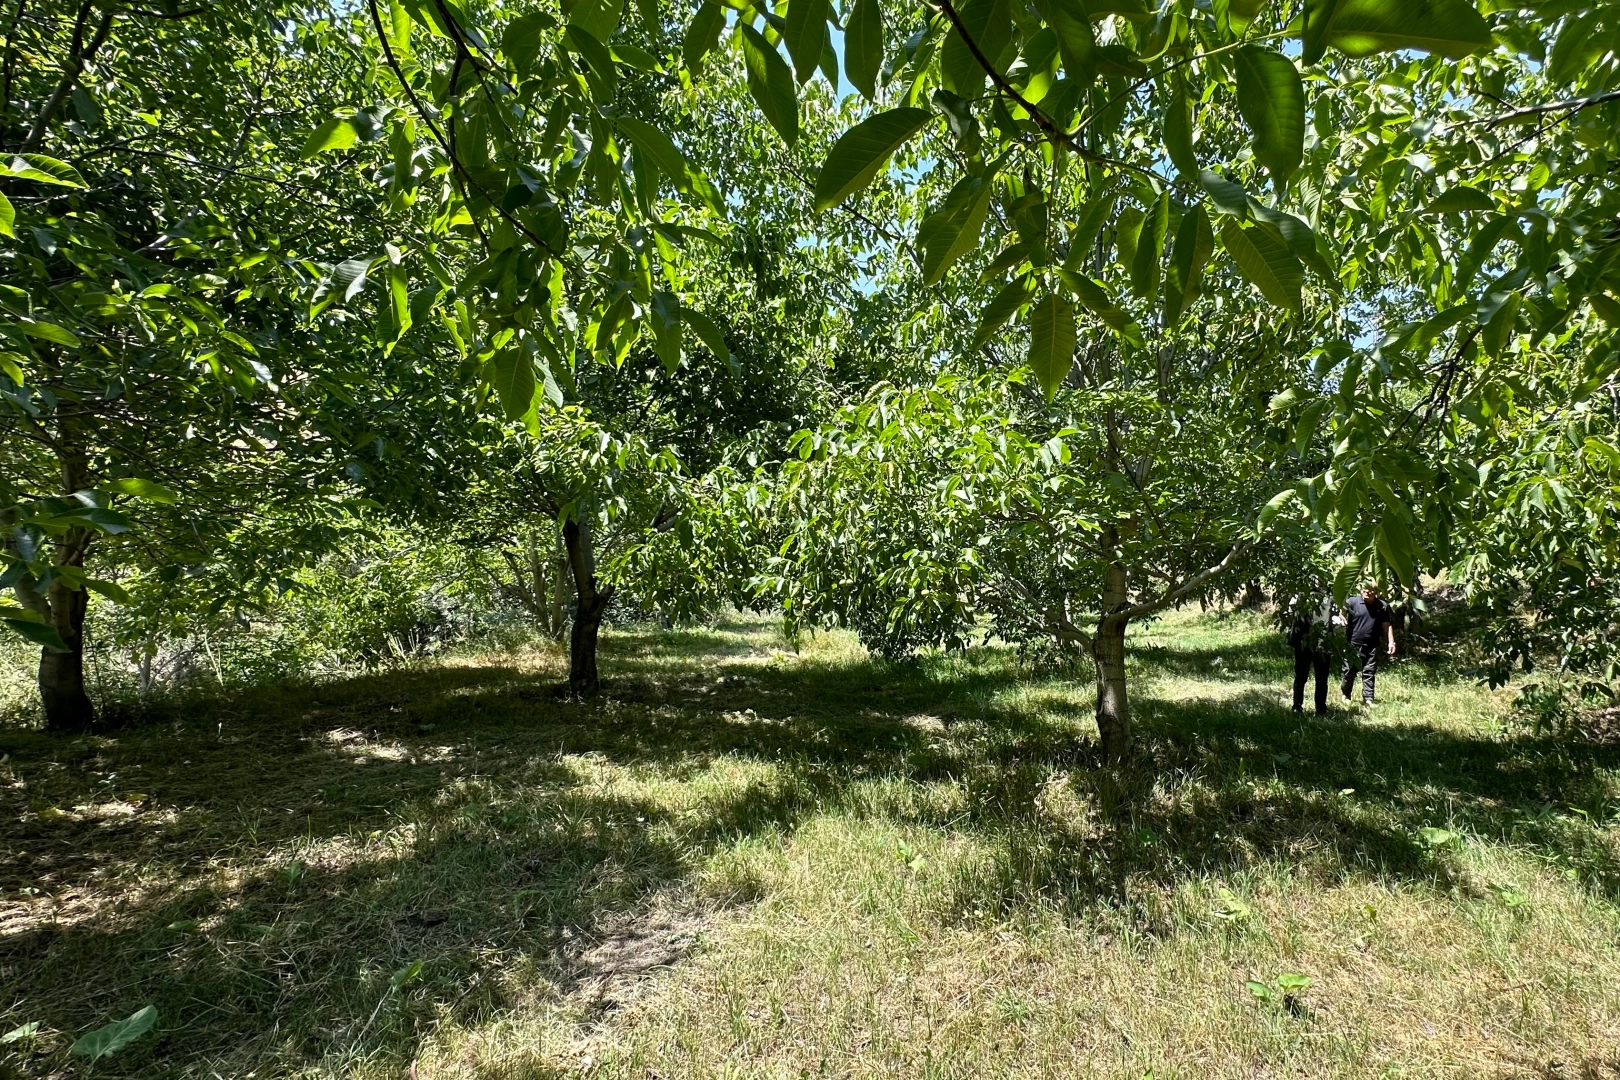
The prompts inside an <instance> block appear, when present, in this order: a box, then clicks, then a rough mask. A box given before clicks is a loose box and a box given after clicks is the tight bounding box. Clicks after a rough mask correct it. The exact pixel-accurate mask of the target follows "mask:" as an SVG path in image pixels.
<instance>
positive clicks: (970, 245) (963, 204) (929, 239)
mask: <svg viewBox="0 0 1620 1080" xmlns="http://www.w3.org/2000/svg"><path fill="white" fill-rule="evenodd" d="M995 187H996V185H995V178H994V177H993V176H991V175H990V174H988V173H985V174H982V175H979V176H964V177H962V179H960V180H958V181H957V182H956V186H955V187H953V188H951V193H950V194H949V195H947V196H946V197H945V202H944V203H943V204H942V205H941V206H940V208H939V209H938V210H936V211H935V212H934V213H932V214H929V215H928V216H927V217H926V218H924V219H923V222H922V225H921V226H919V227H918V229H917V246H918V247H920V248H922V252H923V260H922V262H923V282H924V283H925V284H928V285H932V284H934V283H935V282H937V281H939V279H940V278H942V277H944V276H945V271H946V270H948V269H950V267H951V264H952V263H954V262H956V260H957V259H960V258H961V257H962V256H963V255H966V254H967V253H968V252H970V251H972V250H973V249H974V248H976V247H978V246H979V234H980V232H981V231H982V230H983V228H984V219H985V217H986V216H987V214H988V213H989V210H990V197H991V195H993V194H994V193H995Z"/></svg>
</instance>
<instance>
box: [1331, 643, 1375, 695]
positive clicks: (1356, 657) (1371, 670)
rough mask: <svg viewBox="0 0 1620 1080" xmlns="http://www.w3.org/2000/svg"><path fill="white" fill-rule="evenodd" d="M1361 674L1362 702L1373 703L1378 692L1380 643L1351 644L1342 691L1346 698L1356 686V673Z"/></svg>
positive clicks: (1345, 665)
mask: <svg viewBox="0 0 1620 1080" xmlns="http://www.w3.org/2000/svg"><path fill="white" fill-rule="evenodd" d="M1358 670H1359V671H1360V672H1361V700H1362V701H1365V702H1368V703H1369V704H1370V703H1371V702H1372V700H1373V697H1374V695H1375V694H1376V692H1377V690H1378V643H1377V642H1367V643H1365V644H1363V643H1362V642H1359V641H1352V642H1351V643H1350V652H1349V654H1348V655H1346V656H1345V658H1344V680H1343V682H1342V684H1341V685H1340V689H1341V690H1343V691H1344V696H1345V697H1349V696H1350V690H1351V689H1352V688H1353V687H1354V686H1355V685H1356V672H1357V671H1358Z"/></svg>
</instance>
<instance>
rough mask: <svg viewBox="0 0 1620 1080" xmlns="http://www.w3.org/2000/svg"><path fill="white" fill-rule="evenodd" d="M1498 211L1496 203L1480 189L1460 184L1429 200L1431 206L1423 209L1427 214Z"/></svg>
mask: <svg viewBox="0 0 1620 1080" xmlns="http://www.w3.org/2000/svg"><path fill="white" fill-rule="evenodd" d="M1495 209H1496V202H1495V201H1494V200H1493V199H1492V198H1491V197H1490V196H1489V195H1487V194H1485V193H1484V192H1483V191H1481V190H1479V189H1478V188H1472V187H1469V186H1468V185H1467V184H1458V185H1457V186H1455V187H1452V188H1448V189H1447V190H1445V191H1443V192H1441V193H1440V194H1439V195H1436V196H1435V197H1434V198H1432V199H1430V200H1429V205H1428V206H1425V207H1424V208H1423V212H1424V213H1425V214H1461V213H1466V212H1467V211H1470V210H1478V211H1482V212H1485V213H1489V212H1491V211H1493V210H1495Z"/></svg>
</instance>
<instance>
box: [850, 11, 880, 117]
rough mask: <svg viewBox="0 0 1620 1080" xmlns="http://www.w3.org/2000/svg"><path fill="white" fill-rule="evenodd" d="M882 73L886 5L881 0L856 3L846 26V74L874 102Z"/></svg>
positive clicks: (863, 94) (862, 93)
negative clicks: (878, 80)
mask: <svg viewBox="0 0 1620 1080" xmlns="http://www.w3.org/2000/svg"><path fill="white" fill-rule="evenodd" d="M882 70H883V6H882V4H881V3H880V2H879V0H855V10H854V11H853V12H851V13H850V16H849V21H848V23H847V24H846V25H845V26H844V74H846V75H848V76H849V81H850V82H852V83H854V84H855V88H856V89H857V90H859V91H860V92H861V95H862V96H863V97H865V98H866V100H867V101H873V100H875V99H876V98H877V78H878V73H879V72H880V71H882Z"/></svg>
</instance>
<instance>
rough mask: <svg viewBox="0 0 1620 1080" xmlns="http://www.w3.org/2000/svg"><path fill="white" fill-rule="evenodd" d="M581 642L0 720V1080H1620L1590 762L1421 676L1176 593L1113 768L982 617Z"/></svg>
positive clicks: (1461, 691)
mask: <svg viewBox="0 0 1620 1080" xmlns="http://www.w3.org/2000/svg"><path fill="white" fill-rule="evenodd" d="M604 649H605V653H604V662H605V668H606V672H607V674H608V676H609V682H608V688H607V692H606V694H605V695H604V696H603V697H602V698H601V699H600V700H598V701H596V702H592V703H588V704H577V703H570V702H566V701H563V700H561V699H559V698H558V696H557V695H556V692H555V687H556V685H557V681H558V675H559V671H560V658H559V657H558V656H557V655H556V653H555V652H554V651H548V650H547V649H546V648H543V647H541V648H536V649H535V650H532V651H523V652H514V653H510V654H503V655H487V656H480V657H468V658H461V659H458V660H451V661H445V662H441V663H438V664H435V665H431V666H422V667H418V668H414V669H409V670H404V671H397V672H391V673H388V674H385V675H379V676H373V677H365V678H355V679H351V680H347V681H343V682H338V683H333V684H329V685H324V686H320V687H315V688H289V689H285V690H283V691H280V692H266V693H260V694H256V695H253V696H249V697H242V698H238V699H232V700H226V701H221V702H219V703H216V704H214V705H212V706H208V707H206V708H198V709H194V710H192V711H191V712H190V713H188V714H187V715H185V716H180V717H176V718H174V719H172V720H170V721H167V722H163V723H154V724H151V725H148V726H145V727H141V728H137V729H132V730H128V731H125V732H122V733H119V734H117V735H114V736H109V737H97V738H87V739H79V740H74V741H71V742H70V741H62V740H56V739H49V738H46V737H44V736H41V735H36V734H29V733H25V732H20V731H17V730H15V729H13V730H11V731H9V732H6V733H0V752H3V753H6V754H8V755H9V758H7V759H6V760H5V762H4V764H0V800H3V802H0V815H3V820H0V887H3V890H4V891H3V893H0V1031H5V1030H9V1029H11V1028H14V1027H16V1026H19V1025H22V1024H25V1023H29V1022H34V1021H37V1022H38V1023H39V1025H40V1027H39V1031H38V1034H37V1035H36V1036H34V1037H33V1038H31V1039H19V1040H17V1041H15V1042H13V1043H11V1044H9V1045H5V1046H0V1075H5V1074H6V1073H7V1072H8V1071H9V1073H11V1074H14V1075H21V1076H28V1077H45V1076H54V1075H59V1074H65V1075H92V1076H96V1077H113V1076H139V1077H159V1076H165V1077H166V1076H186V1077H199V1078H200V1077H212V1076H216V1075H217V1076H222V1077H245V1076H248V1075H252V1076H256V1077H278V1076H300V1077H302V1076H310V1077H314V1076H339V1075H341V1076H352V1077H367V1078H369V1077H379V1078H381V1077H389V1078H395V1077H399V1076H401V1075H411V1076H415V1077H417V1078H420V1080H427V1078H429V1077H455V1078H467V1080H473V1078H479V1080H493V1078H520V1077H530V1078H541V1077H558V1076H593V1077H668V1078H676V1077H681V1078H684V1077H745V1076H746V1077H799V1076H836V1077H878V1076H883V1077H908V1078H909V1077H964V1078H966V1077H1047V1076H1100V1077H1129V1078H1131V1080H1137V1078H1140V1077H1142V1076H1144V1075H1145V1074H1147V1073H1148V1072H1149V1070H1151V1071H1152V1073H1153V1075H1154V1076H1155V1077H1157V1078H1161V1080H1162V1078H1166V1077H1187V1078H1203V1077H1234V1078H1235V1077H1259V1076H1282V1075H1290V1076H1311V1077H1375V1076H1390V1077H1395V1076H1409V1077H1434V1076H1457V1077H1476V1076H1481V1077H1496V1076H1502V1077H1506V1076H1536V1077H1591V1078H1597V1077H1614V1076H1620V910H1617V898H1620V748H1617V747H1615V746H1611V745H1598V744H1583V745H1572V744H1568V743H1561V742H1558V741H1555V740H1552V739H1549V738H1542V737H1534V736H1531V735H1530V734H1528V733H1527V732H1525V731H1524V730H1522V729H1520V728H1518V727H1516V726H1513V725H1511V724H1508V723H1507V722H1506V721H1505V720H1504V711H1505V708H1506V702H1507V696H1506V694H1505V693H1502V692H1499V693H1495V694H1493V693H1491V692H1488V691H1486V690H1483V689H1480V688H1478V687H1476V686H1474V685H1472V684H1471V683H1469V682H1468V681H1467V680H1465V679H1462V678H1459V677H1457V676H1456V675H1454V674H1452V673H1450V672H1449V671H1448V670H1447V668H1446V666H1445V665H1444V664H1443V663H1442V662H1439V661H1429V660H1424V659H1422V658H1419V659H1417V660H1410V661H1404V662H1403V663H1401V664H1400V665H1399V666H1397V667H1396V668H1395V669H1394V670H1393V671H1392V672H1391V673H1390V674H1388V675H1387V676H1385V677H1384V678H1382V679H1381V681H1380V692H1381V696H1382V697H1383V699H1384V700H1383V701H1382V702H1381V703H1380V705H1379V706H1378V707H1377V709H1376V710H1375V711H1373V712H1371V713H1368V712H1364V711H1363V710H1360V709H1359V708H1357V709H1354V710H1352V709H1349V708H1348V707H1344V706H1342V704H1341V703H1340V702H1339V700H1338V697H1337V693H1336V692H1335V694H1334V707H1335V711H1334V713H1333V714H1332V715H1331V716H1329V717H1327V718H1320V719H1319V718H1316V717H1314V716H1305V717H1303V718H1302V717H1297V716H1293V715H1291V714H1290V713H1289V711H1288V710H1287V707H1286V701H1285V695H1286V692H1287V686H1286V683H1287V680H1288V678H1289V676H1290V674H1291V661H1290V659H1289V658H1288V657H1287V656H1286V655H1285V654H1284V650H1283V648H1282V646H1281V643H1280V642H1279V641H1278V640H1277V638H1276V635H1275V634H1271V633H1268V632H1266V631H1265V630H1264V629H1263V628H1262V627H1261V626H1260V625H1259V624H1258V623H1257V622H1255V621H1254V620H1251V619H1249V618H1247V617H1242V616H1236V617H1230V618H1223V617H1217V616H1214V615H1210V616H1194V615H1191V614H1187V615H1176V616H1173V617H1171V618H1170V619H1167V620H1165V621H1164V622H1163V623H1159V624H1156V625H1154V626H1151V627H1148V628H1146V629H1145V630H1143V631H1142V632H1140V633H1139V634H1138V635H1137V636H1136V638H1135V640H1134V652H1133V659H1132V664H1133V667H1134V672H1133V674H1134V675H1135V677H1136V682H1135V688H1134V690H1135V700H1134V704H1135V707H1136V712H1137V719H1138V723H1139V737H1140V742H1141V749H1142V752H1143V762H1142V764H1141V766H1140V767H1139V768H1137V769H1135V770H1132V771H1129V772H1114V771H1108V770H1104V769H1102V768H1101V767H1100V762H1099V757H1098V753H1097V747H1096V743H1095V729H1094V726H1093V725H1092V723H1091V720H1090V717H1089V699H1090V696H1091V692H1090V687H1089V685H1088V680H1087V679H1086V678H1084V677H1077V676H1072V675H1070V676H1065V675H1063V674H1061V673H1056V674H1052V673H1047V674H1031V673H1029V672H1027V671H1025V670H1022V669H1020V668H1019V667H1018V666H1017V664H1016V663H1015V661H1014V659H1013V657H1012V656H1011V655H1010V654H1009V653H1007V652H1005V651H999V650H993V649H984V650H975V651H972V652H969V653H966V654H962V655H954V656H947V657H932V658H927V659H924V660H920V661H918V662H916V663H911V664H897V665H891V664H883V663H878V662H874V661H870V660H868V659H867V658H866V657H865V656H864V655H863V654H862V653H860V651H859V650H858V649H857V648H855V646H854V645H853V644H852V642H851V641H850V640H849V639H848V638H847V637H845V636H843V635H837V634H831V635H820V636H817V637H814V638H812V639H810V640H808V641H806V642H805V643H804V645H803V648H802V651H801V652H799V653H798V654H794V653H793V652H792V651H791V650H790V649H788V647H787V646H785V645H784V644H783V643H782V641H781V639H780V638H779V637H777V636H776V634H775V633H774V629H773V627H771V626H770V625H768V624H765V623H758V622H740V623H737V624H735V625H728V626H725V627H722V628H720V629H717V630H713V631H704V632H688V633H673V634H654V635H636V634H614V635H611V636H609V637H608V638H607V639H606V640H605V642H604ZM1425 829H1429V830H1445V832H1446V833H1448V834H1452V837H1453V838H1452V839H1446V837H1445V836H1444V835H1442V834H1437V833H1434V832H1430V833H1428V834H1427V839H1426V838H1425V833H1424V831H1423V830H1425ZM1437 839H1440V840H1444V841H1445V842H1443V843H1438V844H1436V843H1434V841H1435V840H1437ZM418 961H420V965H421V966H420V969H419V973H416V970H417V969H415V968H414V967H413V965H415V964H416V963H417V962H418ZM396 973H398V974H397V977H396ZM1286 974H1299V975H1304V976H1307V977H1308V978H1309V979H1310V984H1309V986H1308V987H1306V988H1305V989H1304V990H1303V991H1295V992H1294V993H1293V994H1291V995H1285V994H1284V993H1283V992H1282V990H1280V989H1278V988H1277V984H1276V980H1277V978H1278V977H1279V976H1282V975H1286ZM1250 980H1254V981H1256V982H1258V983H1263V984H1267V985H1268V986H1269V987H1270V988H1271V989H1270V991H1269V998H1263V997H1259V996H1256V994H1255V993H1254V992H1252V991H1251V989H1250V988H1249V986H1248V983H1249V981H1250ZM147 1004H153V1005H155V1006H156V1007H157V1009H158V1011H159V1014H160V1023H159V1027H158V1030H157V1032H156V1033H155V1034H153V1035H148V1036H146V1037H145V1038H144V1039H142V1040H141V1041H139V1042H136V1043H135V1044H134V1045H132V1046H131V1047H130V1048H129V1049H127V1050H125V1051H124V1052H123V1053H121V1054H119V1055H118V1056H117V1057H114V1058H111V1059H108V1060H105V1061H103V1062H100V1063H98V1064H97V1065H95V1066H94V1067H93V1068H91V1069H85V1068H83V1067H82V1066H80V1065H79V1064H77V1063H75V1061H74V1059H72V1058H70V1057H69V1056H68V1055H67V1048H68V1046H69V1045H70V1044H71V1043H72V1041H73V1040H74V1039H75V1038H76V1037H77V1036H78V1035H80V1034H82V1033H83V1032H85V1031H87V1030H90V1029H92V1028H94V1027H96V1026H98V1025H100V1024H102V1023H105V1022H107V1021H108V1020H111V1019H116V1018H121V1017H124V1016H127V1015H129V1014H130V1013H132V1012H134V1011H135V1010H136V1009H138V1008H140V1007H142V1006H144V1005H147Z"/></svg>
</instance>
